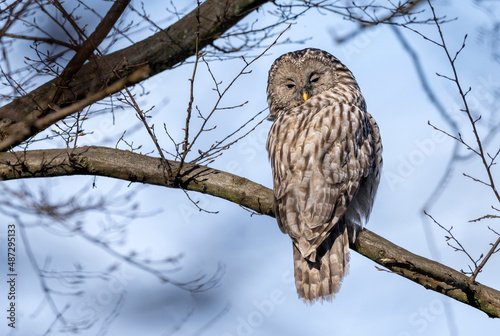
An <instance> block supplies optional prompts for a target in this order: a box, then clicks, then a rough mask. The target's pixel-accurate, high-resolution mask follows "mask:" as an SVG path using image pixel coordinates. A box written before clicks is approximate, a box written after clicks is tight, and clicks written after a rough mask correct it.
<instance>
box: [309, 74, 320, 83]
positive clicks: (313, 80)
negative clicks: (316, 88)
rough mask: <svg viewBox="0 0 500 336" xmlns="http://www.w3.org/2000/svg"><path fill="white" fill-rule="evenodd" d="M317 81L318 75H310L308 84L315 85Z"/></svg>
mask: <svg viewBox="0 0 500 336" xmlns="http://www.w3.org/2000/svg"><path fill="white" fill-rule="evenodd" d="M317 81H319V76H318V75H312V76H311V79H310V82H311V83H316V82H317Z"/></svg>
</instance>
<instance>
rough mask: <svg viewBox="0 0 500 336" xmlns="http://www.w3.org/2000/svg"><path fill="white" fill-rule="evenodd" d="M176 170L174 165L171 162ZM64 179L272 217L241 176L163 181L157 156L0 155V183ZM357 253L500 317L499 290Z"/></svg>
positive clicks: (370, 236)
mask: <svg viewBox="0 0 500 336" xmlns="http://www.w3.org/2000/svg"><path fill="white" fill-rule="evenodd" d="M170 164H171V165H172V166H173V168H174V169H175V168H176V167H177V166H178V164H179V163H178V162H174V161H171V162H170ZM67 175H99V176H107V177H112V178H118V179H122V180H126V181H132V182H142V183H148V184H154V185H160V186H166V187H171V188H184V189H185V190H193V191H198V192H202V193H206V194H210V195H213V196H217V197H220V198H224V199H226V200H229V201H231V202H233V203H237V204H240V205H242V206H245V207H247V208H249V209H252V210H254V211H256V212H258V213H262V214H265V215H268V216H274V210H273V194H272V191H271V190H270V189H268V188H266V187H264V186H262V185H260V184H257V183H254V182H252V181H249V180H247V179H245V178H242V177H239V176H236V175H233V174H229V173H226V172H223V171H219V170H216V169H212V168H209V167H205V166H199V165H192V164H187V163H185V164H184V166H183V168H182V169H181V173H180V175H179V180H178V181H176V182H171V181H166V180H165V178H164V174H163V169H162V166H161V162H160V159H159V158H153V157H149V156H145V155H140V154H135V153H132V152H128V151H122V150H118V149H111V148H104V147H82V148H78V149H76V150H72V151H69V150H66V149H52V150H36V151H26V152H12V153H0V180H10V179H18V178H31V177H50V176H67ZM351 248H352V249H354V250H355V251H357V252H358V253H360V254H361V255H363V256H365V257H367V258H369V259H371V260H373V261H375V262H376V263H378V264H380V265H382V266H384V267H386V268H388V269H389V270H391V271H392V272H393V273H396V274H398V275H401V276H403V277H405V278H408V279H410V280H412V281H414V282H416V283H418V284H420V285H422V286H423V287H425V288H427V289H431V290H433V291H436V292H438V293H441V294H443V295H446V296H449V297H451V298H453V299H455V300H457V301H460V302H463V303H466V304H468V305H470V306H472V307H474V308H477V309H479V310H482V311H484V312H485V313H486V314H488V316H490V317H500V292H499V291H497V290H495V289H493V288H490V287H487V286H485V285H482V284H480V283H477V282H474V281H471V280H470V278H469V277H467V276H465V275H464V274H462V273H460V272H457V271H455V270H453V269H451V268H449V267H447V266H444V265H442V264H440V263H438V262H435V261H432V260H429V259H426V258H423V257H420V256H418V255H415V254H413V253H411V252H409V251H407V250H405V249H403V248H401V247H399V246H397V245H395V244H393V243H391V242H390V241H387V240H386V239H384V238H382V237H380V236H378V235H376V234H375V233H373V232H370V231H368V230H366V229H365V230H362V231H360V232H359V233H358V235H357V239H356V241H355V243H354V244H352V246H351Z"/></svg>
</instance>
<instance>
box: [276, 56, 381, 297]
mask: <svg viewBox="0 0 500 336" xmlns="http://www.w3.org/2000/svg"><path fill="white" fill-rule="evenodd" d="M267 99H268V102H269V110H270V115H269V119H270V120H274V123H273V125H272V127H271V130H270V132H269V136H268V139H267V150H268V152H269V158H270V161H271V167H272V171H273V180H274V204H275V212H276V219H277V221H278V225H279V227H280V229H281V231H282V232H283V233H287V234H288V235H289V236H290V237H291V238H292V241H293V258H294V266H295V285H296V287H297V292H298V294H299V296H300V297H301V298H303V299H304V300H305V301H306V302H312V301H315V300H317V299H321V300H323V299H328V300H331V299H332V298H333V296H334V294H335V293H337V292H338V290H339V288H340V285H341V282H342V278H343V277H344V275H345V274H346V273H347V271H348V268H349V239H352V240H353V241H354V239H355V232H356V225H360V226H361V227H362V226H363V224H364V222H365V221H366V220H367V219H368V216H369V214H370V211H371V208H372V204H373V199H374V197H375V193H376V190H377V187H378V183H379V180H380V169H381V168H382V156H381V153H382V144H381V142H380V134H379V129H378V126H377V124H376V123H375V120H374V119H373V118H372V116H371V115H370V114H368V113H367V112H366V104H365V100H364V98H363V96H362V95H361V92H360V90H359V87H358V84H357V83H356V80H355V79H354V76H353V75H352V73H351V72H350V71H349V69H347V67H346V66H344V65H343V64H342V63H341V62H340V61H339V60H338V59H337V58H335V57H334V56H332V55H330V54H329V53H327V52H325V51H323V50H319V49H303V50H299V51H294V52H290V53H287V54H285V55H283V56H281V57H279V58H278V59H277V60H276V61H274V63H273V65H272V66H271V70H270V71H269V80H268V86H267Z"/></svg>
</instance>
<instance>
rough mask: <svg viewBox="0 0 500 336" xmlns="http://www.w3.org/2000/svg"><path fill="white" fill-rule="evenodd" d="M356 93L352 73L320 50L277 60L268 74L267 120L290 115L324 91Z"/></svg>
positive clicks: (281, 57)
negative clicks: (279, 115) (292, 111)
mask: <svg viewBox="0 0 500 336" xmlns="http://www.w3.org/2000/svg"><path fill="white" fill-rule="evenodd" d="M349 89H355V90H359V88H358V85H357V83H356V80H355V79H354V76H353V75H352V73H351V72H350V71H349V69H347V67H346V66H345V65H343V64H342V63H341V62H340V61H339V60H338V59H337V58H335V57H334V56H332V55H331V54H329V53H327V52H326V51H323V50H320V49H312V48H307V49H302V50H297V51H293V52H289V53H287V54H284V55H282V56H280V57H279V58H278V59H276V60H275V61H274V63H273V65H272V66H271V69H270V70H269V80H268V82H267V100H268V102H269V112H270V113H269V119H270V120H274V119H275V118H276V117H277V115H278V114H279V112H280V111H290V110H292V109H293V108H295V107H297V106H300V105H301V104H304V102H305V101H306V100H308V99H311V98H312V97H314V96H317V95H319V94H321V93H323V92H325V91H330V92H333V93H336V92H339V93H342V92H343V91H346V90H349Z"/></svg>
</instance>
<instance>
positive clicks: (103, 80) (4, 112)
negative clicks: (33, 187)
mask: <svg viewBox="0 0 500 336" xmlns="http://www.w3.org/2000/svg"><path fill="white" fill-rule="evenodd" d="M268 1H269V0H208V1H206V2H204V3H203V4H202V5H200V7H199V18H200V29H199V33H200V35H199V48H200V49H201V48H204V47H205V46H207V45H208V44H210V43H212V42H213V41H214V40H215V39H217V38H219V37H220V36H221V34H222V33H224V32H225V31H226V30H228V29H229V28H231V27H232V26H233V25H235V24H236V23H237V22H238V21H240V20H241V19H243V18H244V17H245V16H246V15H247V14H248V13H250V12H251V11H253V10H255V9H257V8H258V7H260V6H261V5H262V4H264V3H266V2H268ZM197 12H198V9H195V10H194V11H192V12H191V13H189V14H188V15H186V16H185V17H183V18H182V19H180V20H179V21H177V22H176V23H174V24H173V25H171V26H170V27H168V28H167V29H165V30H162V31H160V32H158V33H156V34H154V35H152V36H150V37H149V38H146V39H145V40H142V41H140V42H137V43H135V44H133V45H131V46H129V47H127V48H124V49H121V50H119V51H116V52H114V53H111V54H109V55H107V56H105V57H103V59H101V60H99V61H97V62H91V63H90V62H89V63H86V64H84V65H83V66H82V67H81V69H80V70H79V71H78V72H77V73H76V74H75V76H74V80H73V81H72V82H71V86H70V87H69V88H68V90H64V92H63V94H62V95H61V96H60V97H59V99H58V100H57V101H55V102H54V103H55V104H56V105H58V106H61V107H63V106H66V105H69V104H71V103H74V102H75V101H76V100H81V99H83V98H85V97H87V96H88V95H91V94H94V93H96V92H97V91H99V90H100V89H102V88H103V87H106V86H107V85H110V84H112V83H113V82H115V81H116V80H118V79H119V78H116V76H114V71H120V73H121V75H122V78H123V77H125V76H127V75H129V74H130V73H132V72H133V71H134V70H135V69H136V68H137V67H138V66H142V65H144V64H145V63H146V64H148V65H149V66H150V68H151V72H150V76H154V75H156V74H158V73H160V72H162V71H164V70H167V69H170V68H172V67H173V66H174V65H176V64H178V63H180V62H183V61H185V60H186V59H187V58H188V57H190V56H192V55H194V53H195V51H196V29H197V28H196V27H197V25H198V23H197V19H196V16H197ZM58 80H59V79H58V78H56V79H54V80H51V81H49V82H47V83H45V84H43V85H41V86H40V87H38V88H36V89H35V90H33V91H31V92H30V93H29V94H27V95H26V96H23V97H20V98H18V99H16V100H14V101H12V102H11V103H9V104H7V105H5V106H3V107H1V108H0V139H4V138H6V137H8V136H10V135H11V133H10V132H9V131H8V129H7V128H8V127H9V126H11V125H12V124H16V123H18V122H21V121H22V120H24V119H25V118H27V117H29V118H30V120H36V119H37V118H38V117H39V115H40V114H41V112H42V111H43V106H44V104H43V103H44V102H47V99H48V97H53V96H54V93H55V92H56V91H57V90H58V86H57V84H58Z"/></svg>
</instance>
